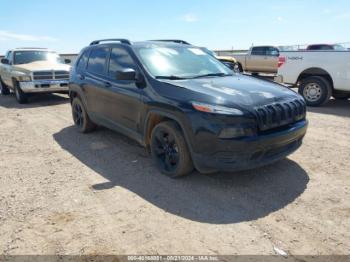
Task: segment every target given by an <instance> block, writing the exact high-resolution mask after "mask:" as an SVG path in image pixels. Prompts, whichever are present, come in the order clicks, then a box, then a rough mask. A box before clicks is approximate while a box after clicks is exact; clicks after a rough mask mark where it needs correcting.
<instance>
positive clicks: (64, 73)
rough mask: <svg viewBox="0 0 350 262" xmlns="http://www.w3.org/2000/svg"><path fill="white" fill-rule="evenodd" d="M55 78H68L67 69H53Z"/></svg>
mask: <svg viewBox="0 0 350 262" xmlns="http://www.w3.org/2000/svg"><path fill="white" fill-rule="evenodd" d="M55 79H69V72H68V71H55Z"/></svg>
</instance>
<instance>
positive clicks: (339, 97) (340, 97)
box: [333, 93, 350, 100]
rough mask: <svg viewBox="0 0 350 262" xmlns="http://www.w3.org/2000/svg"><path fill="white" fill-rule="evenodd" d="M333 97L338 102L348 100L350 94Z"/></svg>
mask: <svg viewBox="0 0 350 262" xmlns="http://www.w3.org/2000/svg"><path fill="white" fill-rule="evenodd" d="M333 97H334V98H335V99H337V100H348V99H349V98H350V94H344V93H337V94H333Z"/></svg>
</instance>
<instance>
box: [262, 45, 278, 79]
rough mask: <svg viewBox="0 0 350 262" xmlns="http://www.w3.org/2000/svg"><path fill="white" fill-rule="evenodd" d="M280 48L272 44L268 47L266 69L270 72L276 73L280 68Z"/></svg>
mask: <svg viewBox="0 0 350 262" xmlns="http://www.w3.org/2000/svg"><path fill="white" fill-rule="evenodd" d="M278 57H279V50H278V49H277V48H276V47H273V46H270V47H267V48H266V59H265V70H266V72H268V73H276V72H277V70H278Z"/></svg>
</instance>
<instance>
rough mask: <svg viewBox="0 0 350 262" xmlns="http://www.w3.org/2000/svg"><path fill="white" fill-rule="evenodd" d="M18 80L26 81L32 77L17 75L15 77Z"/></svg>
mask: <svg viewBox="0 0 350 262" xmlns="http://www.w3.org/2000/svg"><path fill="white" fill-rule="evenodd" d="M17 79H18V81H19V82H28V81H32V78H31V77H30V76H19V77H17Z"/></svg>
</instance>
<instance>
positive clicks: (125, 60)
mask: <svg viewBox="0 0 350 262" xmlns="http://www.w3.org/2000/svg"><path fill="white" fill-rule="evenodd" d="M125 68H132V69H136V65H135V63H134V60H133V59H132V57H131V56H130V54H129V53H128V52H127V51H126V50H125V49H124V48H122V47H115V48H112V51H111V56H110V60H109V67H108V75H109V76H110V77H112V78H115V76H116V73H117V71H120V70H122V69H125Z"/></svg>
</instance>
